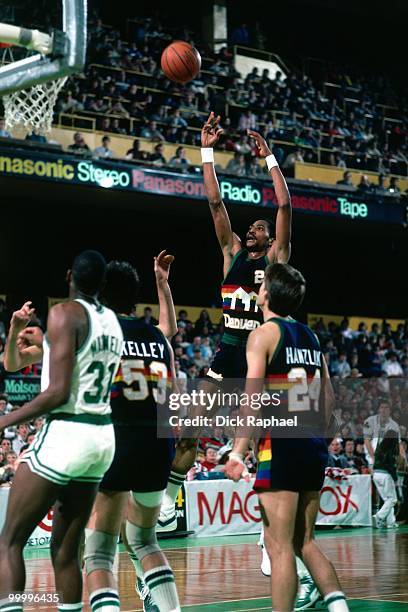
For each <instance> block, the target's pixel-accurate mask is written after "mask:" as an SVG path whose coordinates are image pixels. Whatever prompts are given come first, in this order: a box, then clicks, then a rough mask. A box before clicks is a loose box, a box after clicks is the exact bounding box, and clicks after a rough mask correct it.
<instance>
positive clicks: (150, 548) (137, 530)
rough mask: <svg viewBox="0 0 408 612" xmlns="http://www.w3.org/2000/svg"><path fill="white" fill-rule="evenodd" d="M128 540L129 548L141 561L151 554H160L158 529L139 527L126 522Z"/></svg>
mask: <svg viewBox="0 0 408 612" xmlns="http://www.w3.org/2000/svg"><path fill="white" fill-rule="evenodd" d="M126 538H127V541H128V545H129V548H130V549H131V550H132V552H133V553H134V554H135V555H136V556H137V558H138V559H139V561H141V560H142V559H143V558H144V557H146V556H147V555H150V554H151V553H156V552H160V546H159V545H158V543H157V536H156V527H138V526H137V525H134V524H133V523H130V522H129V521H126Z"/></svg>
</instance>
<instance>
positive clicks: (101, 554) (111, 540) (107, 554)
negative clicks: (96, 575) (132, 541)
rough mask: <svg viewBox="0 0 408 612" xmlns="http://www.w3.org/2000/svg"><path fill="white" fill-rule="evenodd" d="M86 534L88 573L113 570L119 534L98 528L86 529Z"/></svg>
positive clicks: (86, 568) (86, 565)
mask: <svg viewBox="0 0 408 612" xmlns="http://www.w3.org/2000/svg"><path fill="white" fill-rule="evenodd" d="M85 535H86V538H85V552H84V563H85V571H86V573H87V575H89V574H90V573H91V572H94V571H96V570H105V571H107V572H113V564H114V561H115V554H116V547H117V544H118V538H117V536H116V535H112V534H110V533H104V532H103V531H97V530H96V529H86V530H85Z"/></svg>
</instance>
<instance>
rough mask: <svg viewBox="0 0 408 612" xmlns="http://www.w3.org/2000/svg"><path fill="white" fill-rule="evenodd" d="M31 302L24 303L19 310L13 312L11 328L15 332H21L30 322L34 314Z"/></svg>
mask: <svg viewBox="0 0 408 612" xmlns="http://www.w3.org/2000/svg"><path fill="white" fill-rule="evenodd" d="M31 304H32V302H25V304H23V306H22V307H21V308H20V310H16V311H15V312H13V316H12V317H11V326H12V328H13V330H14V331H15V332H17V333H18V332H20V331H21V330H23V329H24V328H25V327H26V326H27V325H28V324H29V322H30V321H31V317H32V316H33V314H34V312H35V308H31Z"/></svg>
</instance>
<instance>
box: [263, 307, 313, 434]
mask: <svg viewBox="0 0 408 612" xmlns="http://www.w3.org/2000/svg"><path fill="white" fill-rule="evenodd" d="M269 321H273V322H274V323H277V324H278V325H279V328H280V332H281V338H280V341H279V344H278V347H277V349H276V351H275V354H274V356H273V359H272V361H271V363H269V364H267V367H266V376H265V379H266V380H265V384H266V389H267V390H268V391H271V392H274V391H275V392H276V391H277V392H279V393H280V406H279V408H278V412H279V418H285V419H287V418H291V417H293V416H294V415H295V414H296V413H298V414H299V415H300V414H301V415H302V416H301V420H302V424H304V425H306V426H309V425H310V426H311V427H313V426H315V425H320V420H321V416H322V415H320V414H319V408H320V406H319V398H320V386H321V370H322V352H321V348H320V343H319V340H318V339H317V337H316V336H315V334H314V333H313V332H312V330H311V329H310V328H309V327H308V326H307V325H304V324H303V323H299V322H298V321H295V320H294V319H281V318H279V317H273V318H271V319H269Z"/></svg>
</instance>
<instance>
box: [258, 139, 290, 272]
mask: <svg viewBox="0 0 408 612" xmlns="http://www.w3.org/2000/svg"><path fill="white" fill-rule="evenodd" d="M248 135H249V136H251V138H253V139H254V140H255V142H256V146H257V148H258V151H259V154H260V156H261V157H264V158H269V160H267V163H268V162H269V165H268V168H269V167H270V170H269V174H270V176H271V179H272V181H273V187H274V189H275V194H276V200H277V203H278V212H277V215H276V228H275V240H274V241H273V243H272V246H271V248H270V249H269V251H268V259H269V261H270V263H274V262H275V263H276V262H277V263H287V262H288V261H289V258H290V251H291V244H290V240H291V235H292V205H291V202H290V193H289V189H288V186H287V184H286V181H285V177H284V176H283V174H282V172H281V171H280V168H279V166H278V164H277V162H276V160H275V157H274V156H272V157H269V156H270V155H272V152H271V150H270V148H269V147H268V145H267V144H266V141H265V139H264V138H263V137H262V136H261V135H260V134H258V132H254V131H252V130H248Z"/></svg>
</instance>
